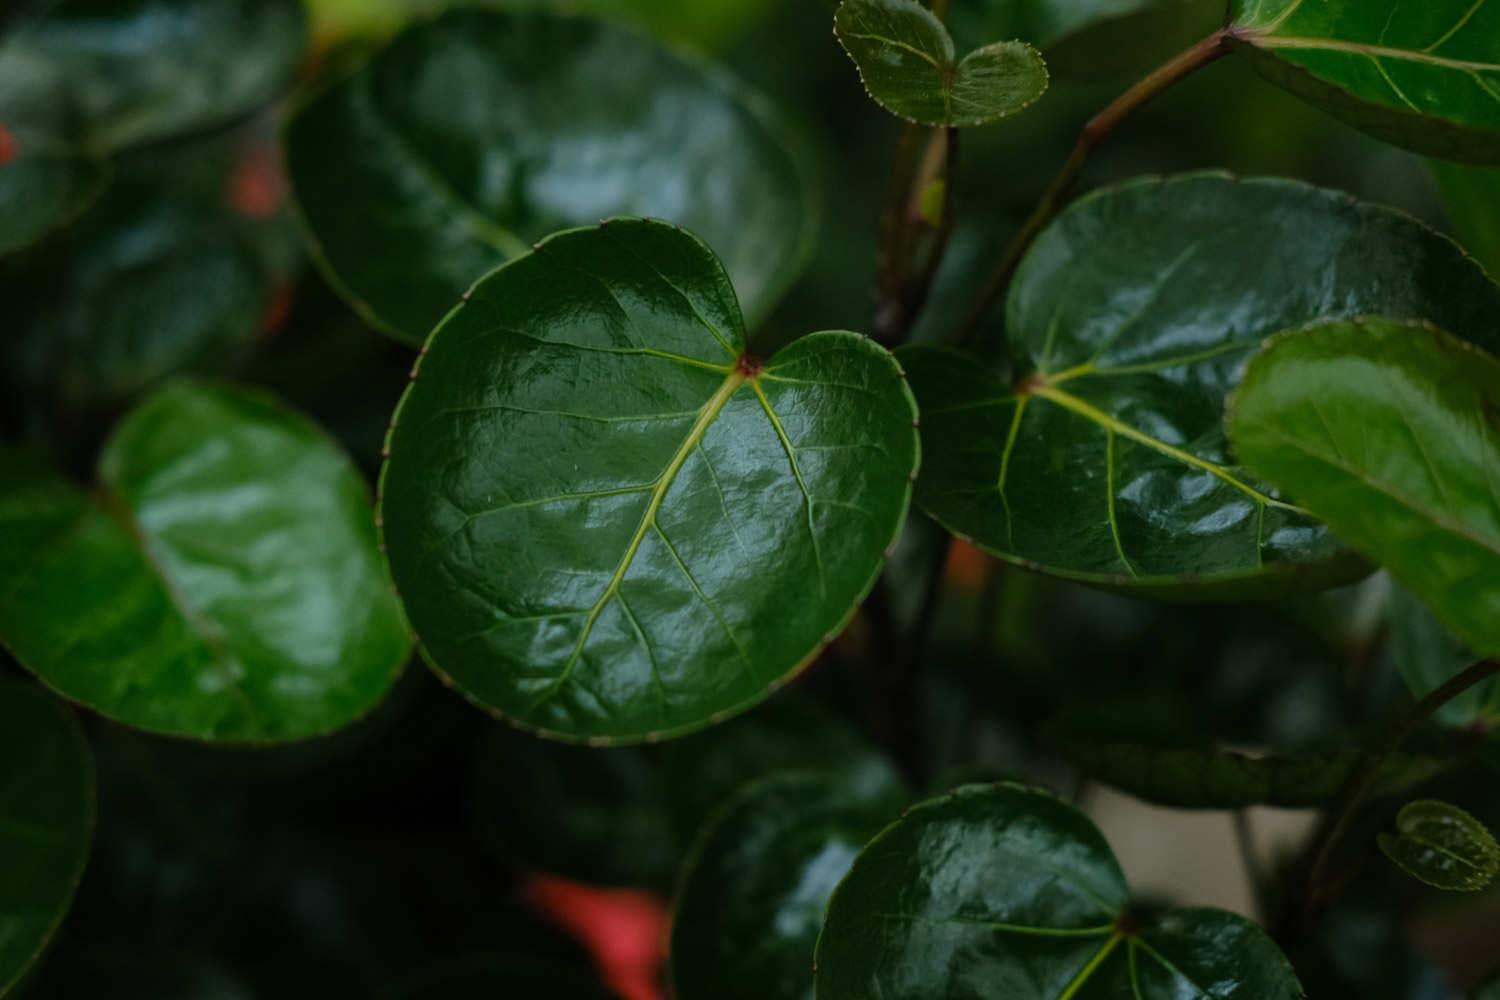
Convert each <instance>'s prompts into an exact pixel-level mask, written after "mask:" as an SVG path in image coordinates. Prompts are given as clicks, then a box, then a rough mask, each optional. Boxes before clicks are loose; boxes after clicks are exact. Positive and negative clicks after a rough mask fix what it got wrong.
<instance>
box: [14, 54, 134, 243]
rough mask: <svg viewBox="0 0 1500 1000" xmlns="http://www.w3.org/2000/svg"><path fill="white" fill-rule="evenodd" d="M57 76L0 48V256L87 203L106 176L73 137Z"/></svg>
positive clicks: (69, 106) (75, 126)
mask: <svg viewBox="0 0 1500 1000" xmlns="http://www.w3.org/2000/svg"><path fill="white" fill-rule="evenodd" d="M77 118H78V116H77V111H76V109H75V108H74V106H73V102H72V101H71V100H70V99H69V95H68V92H67V91H66V90H65V89H64V88H63V86H62V81H61V80H60V79H59V74H58V73H57V71H56V70H55V69H54V68H53V67H52V66H50V65H49V64H48V63H46V62H45V61H43V60H41V59H37V58H35V57H33V56H31V55H30V54H28V53H25V52H20V51H16V50H8V49H3V48H0V255H4V254H7V253H10V252H12V251H14V250H18V249H20V248H22V247H24V246H27V245H29V244H31V243H34V242H36V241H37V240H38V239H40V238H41V237H43V236H45V235H46V234H47V233H49V232H51V231H52V230H54V229H56V228H57V227H59V226H61V225H63V224H64V223H66V222H67V221H68V220H70V219H72V218H73V217H74V216H76V215H77V214H78V213H79V212H81V211H83V209H84V208H85V207H86V206H87V205H88V204H89V202H91V201H93V200H94V198H95V197H96V196H97V195H98V194H99V192H100V191H101V190H102V189H103V187H104V182H105V179H106V176H107V174H108V171H107V169H106V167H105V165H104V163H103V162H102V161H101V160H100V159H99V158H98V157H97V156H95V155H93V154H92V153H90V152H89V151H88V150H87V149H86V148H85V147H84V145H83V143H82V141H81V139H80V137H79V134H78V133H79V123H78V120H77Z"/></svg>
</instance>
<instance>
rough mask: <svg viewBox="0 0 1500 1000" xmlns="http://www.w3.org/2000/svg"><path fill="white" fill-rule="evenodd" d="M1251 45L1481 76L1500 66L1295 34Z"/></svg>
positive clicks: (1268, 37) (1260, 37) (1257, 40)
mask: <svg viewBox="0 0 1500 1000" xmlns="http://www.w3.org/2000/svg"><path fill="white" fill-rule="evenodd" d="M1249 40H1250V42H1251V44H1253V45H1255V46H1256V47H1258V48H1262V49H1313V50H1317V51H1327V52H1348V53H1350V54H1352V55H1358V56H1369V57H1371V58H1380V59H1395V60H1397V61H1398V62H1411V63H1421V64H1422V65H1426V66H1437V67H1439V68H1440V69H1458V70H1474V71H1477V72H1481V73H1495V72H1500V63H1488V62H1477V61H1475V60H1472V59H1448V58H1446V57H1444V56H1436V55H1432V54H1431V53H1429V52H1418V51H1416V50H1413V49H1393V48H1389V47H1388V46H1384V45H1371V44H1369V43H1368V42H1345V41H1340V40H1338V39H1336V38H1298V37H1295V36H1292V35H1255V36H1251V38H1250V39H1249Z"/></svg>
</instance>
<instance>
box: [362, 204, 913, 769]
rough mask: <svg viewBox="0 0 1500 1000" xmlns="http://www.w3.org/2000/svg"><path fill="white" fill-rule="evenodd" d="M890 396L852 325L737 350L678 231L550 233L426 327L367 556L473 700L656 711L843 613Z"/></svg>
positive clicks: (758, 680)
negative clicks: (762, 355)
mask: <svg viewBox="0 0 1500 1000" xmlns="http://www.w3.org/2000/svg"><path fill="white" fill-rule="evenodd" d="M914 423H915V410H914V405H913V403H912V400H911V395H910V393H909V392H908V391H907V388H906V384H905V382H904V380H903V378H902V373H901V371H900V369H899V368H898V367H897V366H896V363H895V361H894V359H892V357H891V356H890V354H889V353H887V352H886V351H885V350H884V349H882V348H880V347H879V346H878V345H876V344H875V343H874V342H872V341H870V340H868V339H867V338H864V337H861V336H859V335H857V334H852V333H817V334H812V335H810V336H807V337H804V338H802V339H801V340H798V341H796V342H794V343H793V344H791V345H790V346H788V347H786V348H784V349H783V350H782V351H781V352H779V353H778V354H777V355H775V356H774V357H772V358H771V359H770V360H769V361H765V362H762V361H760V360H759V359H757V358H754V357H752V356H750V355H748V354H746V352H745V333H744V325H743V321H742V319H741V317H740V313H739V307H738V305H737V303H736V301H735V296H734V291H733V289H732V288H731V286H730V284H729V278H728V275H727V274H726V273H725V272H724V270H723V267H722V266H721V265H720V263H719V262H718V260H717V258H715V257H714V255H713V252H712V251H711V250H709V249H708V247H706V246H705V245H703V244H702V243H701V242H699V241H698V240H697V239H696V238H694V237H693V236H691V235H689V234H688V233H686V232H684V231H682V230H679V229H676V228H674V227H672V226H668V225H666V224H663V223H657V222H648V221H642V220H617V221H615V222H611V223H608V224H606V225H603V226H600V227H596V228H592V229H580V230H573V231H571V232H566V233H561V234H558V235H557V236H554V237H552V238H550V239H548V240H547V241H545V242H543V243H542V244H540V246H539V247H538V249H537V250H536V251H535V252H534V253H532V254H529V255H527V256H525V257H522V258H520V259H519V260H517V261H514V262H513V263H511V264H509V265H507V266H506V267H504V268H501V269H500V270H498V271H496V272H495V273H493V274H492V275H490V276H489V277H487V278H486V279H485V280H484V281H482V282H480V283H479V284H478V285H477V286H475V288H474V289H473V291H472V293H471V294H470V296H469V299H468V301H467V302H466V303H465V304H464V305H463V306H461V307H460V308H458V309H456V310H455V311H454V312H453V313H452V315H451V316H449V318H448V319H447V320H446V321H445V322H444V323H443V325H442V326H440V327H439V328H438V329H437V330H436V331H435V332H434V333H433V336H432V338H431V339H430V340H429V341H428V344H427V347H426V349H425V350H424V353H423V356H422V358H421V359H420V361H419V363H418V367H417V369H416V370H415V372H414V379H413V381H412V384H411V386H410V387H409V388H408V390H407V393H406V395H405V397H404V398H403V400H402V402H401V405H400V407H399V408H398V409H397V412H396V416H395V417H394V418H393V421H392V426H391V432H390V435H389V442H388V451H389V456H390V457H389V458H388V459H387V461H386V464H385V467H384V470H383V472H382V476H381V482H382V491H381V492H382V496H381V515H382V518H383V523H384V537H385V543H386V547H387V551H388V552H389V555H390V560H391V567H392V570H393V572H394V574H395V578H396V584H397V587H398V588H399V589H400V591H401V594H402V597H403V598H404V599H405V602H406V606H407V609H408V611H409V613H410V614H411V618H412V623H413V625H414V626H415V627H416V630H417V633H418V635H419V636H420V637H421V640H422V645H423V649H424V650H425V652H426V654H427V656H428V658H429V660H430V662H431V663H432V665H433V666H434V668H435V669H437V670H438V671H439V672H440V673H441V674H442V675H443V676H445V677H447V678H449V679H451V680H452V681H453V682H454V683H455V684H457V685H458V686H459V687H460V688H461V689H462V690H463V691H465V692H466V693H467V694H468V695H469V697H470V698H472V699H473V700H475V701H476V702H478V703H479V704H481V705H483V706H486V707H488V708H491V709H493V710H495V711H496V712H499V713H500V714H502V715H504V716H506V717H507V718H509V719H510V720H511V721H513V722H515V723H516V724H517V725H519V726H521V727H523V728H526V729H529V730H534V731H539V732H542V733H545V734H547V735H551V736H555V737H558V738H562V739H569V740H579V741H581V740H592V741H613V742H618V741H626V742H630V741H639V740H645V739H647V738H651V737H656V736H670V735H680V734H682V733H685V732H689V731H691V730H693V729H697V728H701V727H702V726H704V725H707V724H708V723H710V722H712V721H715V720H716V719H720V718H723V717H725V716H727V715H730V714H733V713H735V712H738V711H742V710H744V709H746V708H748V707H750V706H751V705H753V704H755V703H756V702H758V701H760V700H761V699H762V698H764V697H765V696H766V695H767V694H769V693H770V692H771V691H772V690H774V689H775V688H777V687H779V686H780V685H781V684H783V683H785V681H786V680H787V679H789V678H790V677H791V676H793V675H795V674H796V673H797V672H798V671H799V670H800V669H802V667H803V666H805V665H806V664H807V663H808V662H810V660H811V658H812V657H813V655H814V654H815V653H816V652H817V651H818V650H819V649H820V648H821V647H822V646H823V645H824V644H825V643H827V642H828V641H830V640H831V639H832V638H833V637H834V636H835V635H836V634H837V633H838V632H839V631H840V630H841V629H842V627H843V625H844V623H845V622H846V621H847V620H848V618H849V617H850V616H851V615H852V614H853V612H854V609H855V607H856V605H857V604H858V602H859V600H860V599H861V598H862V597H863V596H864V594H865V593H866V592H867V591H868V590H869V588H870V587H871V586H872V585H873V583H874V580H875V577H876V575H877V574H878V572H879V570H880V567H881V565H882V559H883V556H884V553H885V552H886V551H887V550H888V549H889V547H890V546H891V544H892V543H893V542H894V540H895V538H896V536H897V534H898V532H899V530H900V528H901V524H902V520H903V518H904V516H905V513H906V508H907V502H908V499H909V496H910V489H911V486H910V481H911V479H912V477H913V475H914V470H915V468H916V463H917V441H916V431H915V428H914V426H913V425H914Z"/></svg>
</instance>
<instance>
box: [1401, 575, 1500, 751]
mask: <svg viewBox="0 0 1500 1000" xmlns="http://www.w3.org/2000/svg"><path fill="white" fill-rule="evenodd" d="M1387 624H1388V627H1389V629H1390V648H1391V657H1392V659H1394V660H1395V661H1396V669H1397V670H1399V671H1400V672H1401V678H1402V680H1404V681H1406V686H1407V687H1408V688H1410V689H1411V693H1412V694H1413V695H1415V696H1416V697H1418V698H1422V697H1425V696H1426V695H1428V694H1431V693H1432V692H1433V691H1436V690H1437V689H1438V688H1440V687H1442V685H1443V684H1444V683H1446V682H1447V681H1449V680H1451V679H1452V678H1454V677H1456V676H1458V674H1459V673H1461V672H1462V671H1463V670H1464V668H1465V667H1467V666H1469V665H1470V664H1471V663H1474V662H1475V661H1476V660H1478V659H1479V655H1478V654H1477V653H1475V652H1474V651H1473V650H1471V649H1470V648H1469V647H1468V646H1465V645H1464V644H1463V643H1462V642H1460V641H1459V640H1458V639H1457V637H1455V636H1454V635H1453V633H1451V632H1449V631H1448V630H1447V629H1445V628H1443V625H1442V623H1441V622H1439V621H1438V620H1437V619H1436V618H1435V617H1433V614H1432V612H1431V611H1429V610H1427V607H1426V605H1424V604H1422V602H1421V601H1419V600H1417V599H1416V598H1415V597H1413V596H1412V594H1411V592H1410V591H1409V590H1407V589H1406V588H1405V587H1400V586H1395V585H1392V593H1391V598H1390V607H1389V609H1388V612H1387ZM1433 718H1434V719H1436V720H1437V721H1438V722H1441V723H1442V724H1443V725H1445V726H1448V727H1449V728H1452V729H1463V728H1470V727H1474V728H1478V729H1481V730H1483V731H1500V678H1494V679H1491V680H1487V681H1484V682H1483V683H1481V684H1476V685H1475V686H1474V687H1472V688H1470V689H1469V690H1467V691H1465V692H1463V693H1462V694H1460V695H1459V696H1458V697H1456V698H1453V699H1452V700H1450V701H1448V702H1445V703H1444V704H1443V705H1441V706H1440V707H1439V708H1438V710H1437V711H1436V712H1434V713H1433Z"/></svg>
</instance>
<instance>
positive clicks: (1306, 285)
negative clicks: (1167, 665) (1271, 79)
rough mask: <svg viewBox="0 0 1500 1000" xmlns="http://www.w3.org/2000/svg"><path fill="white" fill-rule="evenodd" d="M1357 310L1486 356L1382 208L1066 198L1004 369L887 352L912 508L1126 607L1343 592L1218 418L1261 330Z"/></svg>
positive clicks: (1441, 242) (1416, 235) (1218, 189)
mask: <svg viewBox="0 0 1500 1000" xmlns="http://www.w3.org/2000/svg"><path fill="white" fill-rule="evenodd" d="M1365 313H1386V314H1392V315H1396V316H1401V317H1405V318H1413V319H1415V318H1432V319H1438V320H1441V321H1442V322H1444V323H1445V324H1446V326H1447V327H1448V328H1449V329H1451V330H1454V331H1455V332H1457V333H1458V334H1459V335H1461V336H1466V337H1470V338H1472V339H1474V340H1475V341H1476V342H1478V343H1482V344H1491V345H1494V344H1500V327H1497V326H1496V323H1495V317H1496V316H1497V315H1500V289H1497V288H1496V286H1495V285H1494V284H1493V283H1492V282H1491V281H1489V279H1488V278H1487V277H1486V276H1485V274H1484V272H1483V271H1482V270H1481V269H1480V268H1478V267H1477V266H1475V265H1474V263H1473V261H1472V260H1469V259H1468V258H1466V257H1465V256H1464V255H1463V253H1462V252H1461V251H1460V250H1459V249H1458V247H1456V246H1454V245H1453V243H1452V242H1451V241H1449V240H1447V239H1445V238H1443V237H1442V236H1440V235H1438V234H1437V233H1435V232H1433V231H1431V230H1429V229H1428V228H1426V227H1425V226H1422V225H1421V224H1419V223H1417V222H1416V221H1415V220H1413V219H1411V218H1409V217H1407V216H1405V215H1402V214H1399V213H1396V212H1393V211H1390V210H1388V209H1383V208H1378V207H1375V206H1371V205H1363V204H1360V203H1358V202H1355V201H1353V200H1352V199H1350V198H1348V197H1347V196H1344V195H1339V194H1336V193H1334V192H1331V191H1323V190H1320V189H1317V188H1312V187H1308V186H1306V185H1303V184H1298V183H1293V182H1290V181H1282V180H1236V179H1233V178H1231V177H1228V176H1225V175H1221V174H1190V175H1186V176H1183V177H1177V178H1172V179H1168V180H1154V179H1152V180H1144V181H1136V182H1132V183H1129V184H1126V185H1124V186H1121V187H1119V188H1114V189H1110V190H1106V191H1103V192H1100V193H1098V194H1095V195H1092V196H1090V197H1088V198H1084V199H1082V200H1080V201H1079V202H1077V203H1076V204H1074V205H1073V206H1072V207H1071V208H1070V209H1069V210H1068V211H1066V212H1065V213H1063V214H1062V215H1061V216H1060V217H1059V218H1058V219H1057V221H1056V222H1054V223H1053V224H1052V226H1051V227H1050V228H1049V229H1048V230H1047V231H1046V232H1045V233H1043V234H1042V236H1041V237H1040V238H1039V239H1038V240H1037V242H1036V244H1035V245H1034V246H1033V247H1032V249H1031V251H1030V253H1029V254H1028V255H1027V257H1026V259H1025V260H1024V261H1023V263H1022V264H1021V267H1020V270H1019V272H1018V273H1017V275H1016V279H1015V282H1014V284H1013V285H1012V287H1011V292H1010V298H1009V303H1008V315H1009V323H1008V330H1009V336H1010V338H1011V344H1012V347H1013V349H1014V351H1015V352H1016V354H1017V355H1019V361H1018V365H1017V368H1018V370H1017V371H1015V372H1010V371H1006V370H1004V367H1003V366H986V365H983V364H979V363H976V362H975V360H974V359H972V358H970V357H968V356H967V355H963V354H960V353H958V352H955V351H950V350H942V349H937V348H928V347H917V348H910V349H907V350H905V351H903V352H902V355H901V357H902V361H903V363H904V364H905V366H906V368H907V370H908V371H909V373H910V376H911V380H912V388H913V390H914V391H915V392H916V393H917V397H918V401H919V403H920V404H921V409H922V440H923V459H924V464H923V471H922V476H921V479H920V480H919V482H918V484H917V495H916V499H917V503H918V504H919V505H920V506H921V507H922V509H923V510H925V511H926V512H927V513H928V514H930V515H931V516H933V517H934V518H935V519H936V520H938V521H939V522H940V523H942V524H943V525H944V526H945V527H947V528H948V529H949V530H950V531H952V532H953V533H954V534H956V535H958V536H960V537H963V538H970V539H972V540H973V541H974V542H975V543H976V544H978V545H980V546H981V547H982V548H984V549H985V550H986V551H989V552H991V553H993V554H995V555H997V556H999V557H1001V558H1003V559H1006V560H1008V561H1010V562H1013V563H1016V564H1018V565H1020V566H1023V567H1026V568H1028V569H1036V570H1041V571H1044V572H1048V573H1052V574H1056V575H1059V576H1064V577H1068V578H1071V579H1075V580H1079V581H1081V582H1086V583H1092V584H1095V585H1101V586H1108V587H1112V588H1116V589H1119V590H1122V591H1135V592H1145V593H1151V594H1155V595H1158V596H1188V597H1194V598H1198V599H1202V598H1204V597H1206V596H1209V595H1219V596H1223V595H1224V594H1226V593H1236V592H1238V593H1246V592H1249V593H1260V594H1266V593H1270V594H1276V595H1280V594H1281V593H1284V592H1285V589H1286V588H1287V587H1288V586H1289V585H1299V586H1304V587H1308V586H1327V585H1329V584H1332V583H1336V582H1341V581H1347V580H1349V579H1351V578H1352V577H1355V576H1358V575H1359V574H1360V573H1361V572H1362V571H1363V570H1362V567H1361V564H1360V561H1359V560H1358V559H1356V558H1355V557H1353V556H1352V554H1351V553H1350V552H1349V551H1348V550H1347V549H1346V548H1345V547H1344V546H1343V545H1341V544H1340V543H1339V542H1338V541H1337V540H1335V539H1333V538H1331V537H1330V536H1329V533H1328V532H1327V530H1326V529H1325V528H1323V527H1322V526H1321V525H1320V524H1318V522H1317V521H1316V520H1314V519H1313V518H1312V517H1310V516H1309V515H1308V514H1307V513H1306V512H1305V511H1302V510H1299V509H1298V508H1296V507H1294V506H1292V505H1291V504H1289V503H1288V502H1286V500H1285V498H1283V497H1280V496H1277V495H1275V494H1274V493H1272V492H1271V491H1270V488H1269V487H1267V486H1265V484H1264V483H1262V482H1259V481H1257V480H1255V479H1254V478H1252V477H1250V476H1249V475H1247V474H1246V471H1245V470H1244V469H1241V468H1239V467H1238V466H1236V465H1235V464H1234V462H1233V461H1232V460H1231V457H1230V455H1229V449H1228V442H1227V440H1226V438H1225V434H1224V425H1223V421H1224V403H1225V400H1226V398H1227V397H1228V395H1229V393H1230V391H1231V390H1232V389H1233V388H1234V386H1235V385H1236V384H1237V383H1238V381H1239V377H1240V372H1241V370H1242V368H1243V366H1244V361H1245V358H1246V357H1247V356H1248V355H1249V354H1250V353H1251V352H1253V351H1254V350H1255V348H1256V347H1258V346H1259V345H1260V343H1261V342H1262V340H1263V339H1264V338H1265V337H1266V336H1267V335H1268V334H1271V333H1275V332H1277V331H1279V330H1283V329H1286V328H1288V327H1291V326H1296V325H1300V324H1302V323H1307V322H1311V321H1313V320H1316V319H1318V318H1320V317H1325V316H1330V315H1335V316H1339V315H1343V316H1356V315H1360V314H1365Z"/></svg>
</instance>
